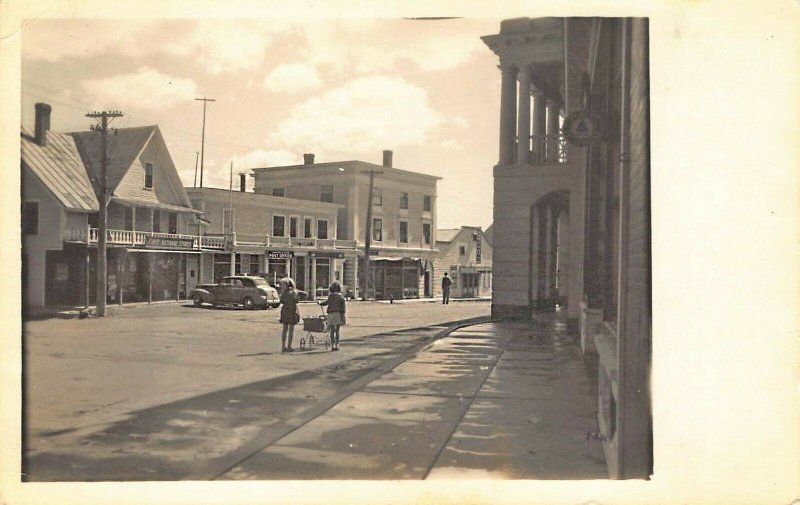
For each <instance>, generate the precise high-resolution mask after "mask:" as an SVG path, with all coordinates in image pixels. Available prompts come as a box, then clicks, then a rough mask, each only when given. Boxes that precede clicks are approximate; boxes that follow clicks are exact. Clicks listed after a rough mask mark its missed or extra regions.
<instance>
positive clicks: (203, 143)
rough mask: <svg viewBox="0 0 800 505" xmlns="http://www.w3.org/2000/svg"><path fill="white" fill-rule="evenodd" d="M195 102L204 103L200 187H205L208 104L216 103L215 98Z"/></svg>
mask: <svg viewBox="0 0 800 505" xmlns="http://www.w3.org/2000/svg"><path fill="white" fill-rule="evenodd" d="M195 100H198V101H201V102H203V136H202V139H201V141H200V187H201V188H202V187H203V155H205V150H206V104H207V103H208V102H216V100H214V99H213V98H205V97H203V98H195Z"/></svg>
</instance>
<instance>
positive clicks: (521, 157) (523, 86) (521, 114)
mask: <svg viewBox="0 0 800 505" xmlns="http://www.w3.org/2000/svg"><path fill="white" fill-rule="evenodd" d="M517 78H518V79H519V101H518V103H519V106H518V107H517V163H530V162H531V71H530V69H529V68H528V67H522V68H521V69H520V71H519V73H518V74H517Z"/></svg>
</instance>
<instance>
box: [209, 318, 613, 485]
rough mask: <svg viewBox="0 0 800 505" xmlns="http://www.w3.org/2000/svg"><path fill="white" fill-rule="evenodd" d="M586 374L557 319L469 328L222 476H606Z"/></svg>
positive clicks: (299, 422) (382, 374)
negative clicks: (591, 435)
mask: <svg viewBox="0 0 800 505" xmlns="http://www.w3.org/2000/svg"><path fill="white" fill-rule="evenodd" d="M588 377H589V375H588V374H587V369H586V366H585V365H584V364H583V363H582V361H581V354H580V351H579V349H578V348H577V346H576V344H575V342H574V339H573V337H570V336H568V335H567V334H566V325H565V324H564V323H562V322H560V321H558V320H553V319H550V320H546V321H545V322H543V323H541V322H540V323H539V324H535V325H533V326H531V325H530V324H521V323H520V324H515V323H486V324H479V325H474V326H469V327H465V328H462V329H460V330H457V331H455V332H453V333H451V334H450V335H448V336H447V337H445V338H442V339H439V340H437V341H435V342H433V343H431V344H430V345H428V346H426V347H424V348H422V349H421V350H419V351H418V352H416V353H415V354H414V355H413V356H412V357H411V358H410V359H407V360H404V361H402V362H399V363H397V366H393V367H389V368H384V369H383V370H381V371H379V373H376V374H374V375H373V376H371V377H368V380H367V381H365V383H364V384H363V385H362V384H359V385H358V387H357V388H353V389H351V390H349V391H345V392H344V393H342V394H341V398H337V399H336V402H335V403H334V404H333V405H332V406H331V407H330V408H328V409H327V410H325V411H324V412H320V413H319V414H318V415H316V416H315V417H313V418H310V419H308V420H304V419H300V418H298V419H295V420H294V421H295V422H294V424H295V426H289V427H284V429H283V430H282V433H281V434H280V435H279V436H277V437H275V438H274V440H273V441H269V443H267V444H262V446H261V447H260V448H259V447H257V445H256V444H257V442H256V441H254V442H253V444H251V445H250V447H249V449H250V450H249V451H244V452H241V453H240V454H239V456H243V459H242V460H241V461H239V462H237V463H234V464H232V465H231V466H229V468H228V469H227V470H225V471H223V472H222V473H220V474H219V475H218V476H217V478H218V479H223V480H224V479H427V478H430V479H435V478H464V477H476V478H510V479H604V478H607V474H606V467H605V461H604V458H603V451H602V446H601V443H600V442H599V441H597V440H593V439H592V440H589V439H587V432H594V431H597V425H596V421H595V414H594V404H595V402H596V399H595V397H594V395H593V393H592V391H591V389H592V388H591V387H590V383H589V379H588ZM290 424H291V423H290ZM286 428H288V429H286ZM247 452H249V454H245V453H247Z"/></svg>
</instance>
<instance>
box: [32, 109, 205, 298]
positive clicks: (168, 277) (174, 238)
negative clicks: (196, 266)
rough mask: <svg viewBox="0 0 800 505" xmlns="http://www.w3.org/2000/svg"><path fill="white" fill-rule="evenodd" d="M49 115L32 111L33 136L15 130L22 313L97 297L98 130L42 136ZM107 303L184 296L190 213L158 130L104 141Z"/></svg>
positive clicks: (125, 132)
mask: <svg viewBox="0 0 800 505" xmlns="http://www.w3.org/2000/svg"><path fill="white" fill-rule="evenodd" d="M50 112H51V108H50V106H49V105H47V104H37V105H36V120H35V121H36V123H35V128H34V130H35V131H34V132H30V131H27V130H26V129H24V128H23V130H22V133H21V171H22V202H23V203H22V206H23V207H22V224H23V226H22V245H23V296H24V303H25V306H26V307H42V306H55V305H60V306H78V305H85V306H88V305H91V304H94V303H95V298H96V289H95V285H96V280H95V275H96V273H95V272H96V261H97V241H98V229H97V221H98V213H97V212H98V210H99V206H98V201H99V200H98V198H97V194H98V191H99V184H98V181H99V174H100V172H101V170H100V159H101V156H102V152H101V145H102V142H101V138H100V135H101V133H99V132H95V131H86V132H76V133H71V134H63V133H55V132H52V131H50ZM107 149H108V151H107V152H108V172H107V174H108V175H107V181H108V188H109V190H110V191H111V192H112V195H113V196H112V197H111V200H110V203H109V205H108V232H107V243H108V250H107V258H108V278H107V286H108V291H107V302H108V303H123V302H131V301H157V300H169V299H180V298H184V297H185V296H186V294H187V284H186V266H187V257H188V256H189V255H192V254H199V250H200V248H201V246H202V244H201V243H200V241H199V239H198V238H197V237H194V236H190V235H187V233H189V227H190V225H191V224H192V223H194V221H195V214H196V212H197V211H195V210H194V209H193V208H192V207H191V204H190V202H189V198H188V195H187V194H186V192H185V191H184V188H183V185H182V184H181V181H180V178H179V177H178V174H177V172H176V170H175V166H174V165H173V163H172V159H171V157H170V155H169V152H168V150H167V147H166V144H165V143H164V139H163V137H162V136H161V132H160V131H159V129H158V127H157V126H148V127H139V128H120V129H119V130H117V133H116V134H115V135H109V137H108V147H107Z"/></svg>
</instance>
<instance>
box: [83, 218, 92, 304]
mask: <svg viewBox="0 0 800 505" xmlns="http://www.w3.org/2000/svg"><path fill="white" fill-rule="evenodd" d="M90 252H91V250H90V249H89V228H88V226H87V228H86V267H85V270H86V275H85V277H86V306H85V307H84V308H86V309H88V308H89V296H90V294H89V292H90V290H91V287H90V284H91V279H90V278H89V267H90V266H91V261H92V259H91V255H90V254H89V253H90Z"/></svg>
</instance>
